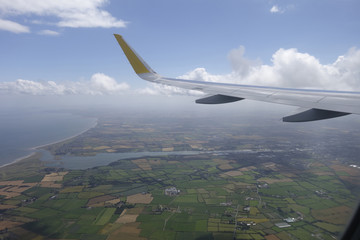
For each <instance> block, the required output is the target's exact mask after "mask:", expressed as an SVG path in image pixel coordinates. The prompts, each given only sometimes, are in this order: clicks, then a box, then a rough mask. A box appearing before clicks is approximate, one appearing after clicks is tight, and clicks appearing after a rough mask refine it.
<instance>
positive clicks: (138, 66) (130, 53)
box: [114, 34, 150, 74]
mask: <svg viewBox="0 0 360 240" xmlns="http://www.w3.org/2000/svg"><path fill="white" fill-rule="evenodd" d="M114 36H115V38H116V40H117V41H118V43H119V45H120V47H121V48H122V50H123V51H124V53H125V55H126V57H127V59H128V60H129V62H130V64H131V66H132V67H133V69H134V71H135V72H136V73H137V74H140V73H150V71H149V69H148V68H147V67H146V66H145V65H144V63H143V62H142V61H141V60H140V58H139V57H138V56H137V55H136V53H135V52H134V50H132V49H131V47H130V46H129V45H128V44H127V43H126V42H125V40H124V39H123V38H122V36H121V35H119V34H114Z"/></svg>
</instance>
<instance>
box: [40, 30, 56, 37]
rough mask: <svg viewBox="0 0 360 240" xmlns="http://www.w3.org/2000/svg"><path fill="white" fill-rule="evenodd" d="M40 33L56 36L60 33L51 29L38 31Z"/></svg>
mask: <svg viewBox="0 0 360 240" xmlns="http://www.w3.org/2000/svg"><path fill="white" fill-rule="evenodd" d="M38 33H39V34H40V35H48V36H57V35H59V34H60V33H59V32H56V31H53V30H41V31H39V32H38Z"/></svg>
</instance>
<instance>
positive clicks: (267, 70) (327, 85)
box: [0, 46, 360, 96]
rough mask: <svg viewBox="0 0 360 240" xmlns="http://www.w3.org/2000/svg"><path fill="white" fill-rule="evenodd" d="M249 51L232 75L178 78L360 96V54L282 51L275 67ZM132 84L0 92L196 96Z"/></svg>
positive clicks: (97, 78)
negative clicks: (322, 57)
mask: <svg viewBox="0 0 360 240" xmlns="http://www.w3.org/2000/svg"><path fill="white" fill-rule="evenodd" d="M244 52H245V48H244V47H243V46H240V47H239V48H237V49H233V50H231V51H230V53H229V54H228V59H229V61H230V63H231V66H232V72H231V73H229V74H224V75H216V74H211V73H209V72H208V71H207V70H206V69H205V68H196V69H194V70H192V71H190V72H188V73H186V74H184V75H182V76H179V77H178V78H182V79H192V80H198V81H208V82H223V83H236V84H248V85H263V86H274V87H294V88H313V89H327V90H348V91H360V50H359V49H356V48H351V49H350V50H349V51H348V52H347V53H346V54H345V55H342V56H339V57H338V58H337V60H336V61H335V62H333V63H330V64H321V63H320V61H319V60H318V59H317V58H315V57H314V56H312V55H310V54H308V53H301V52H299V51H298V50H297V49H295V48H290V49H283V48H281V49H279V50H278V51H276V52H275V53H274V54H273V55H272V59H271V62H272V64H270V65H267V64H262V63H261V61H260V60H255V61H253V60H249V59H246V58H245V57H244ZM129 88H130V87H129V85H128V84H127V83H124V82H123V83H118V82H116V81H115V79H113V78H111V77H109V76H107V75H105V74H104V73H96V74H93V75H92V77H91V78H90V80H87V81H78V82H66V83H55V82H53V81H46V82H36V81H31V80H24V79H18V80H17V81H15V82H0V93H7V94H13V93H16V94H31V95H68V94H69V95H81V94H86V95H108V94H121V93H124V92H125V91H126V92H127V93H133V94H147V95H193V96H199V95H202V93H200V92H198V91H189V90H184V89H180V88H177V87H171V86H164V85H159V84H151V83H149V84H148V86H147V87H145V88H142V89H136V90H132V91H130V90H129Z"/></svg>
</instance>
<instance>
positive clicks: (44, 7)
mask: <svg viewBox="0 0 360 240" xmlns="http://www.w3.org/2000/svg"><path fill="white" fill-rule="evenodd" d="M108 2H109V1H108V0H51V1H43V0H11V1H8V0H0V15H1V16H3V17H4V16H6V17H17V16H26V17H27V18H29V19H30V20H29V22H32V23H36V24H52V25H56V26H58V27H70V28H80V27H85V28H91V27H102V28H112V27H116V28H118V27H125V26H126V24H127V23H126V22H125V21H123V20H119V19H116V18H115V17H113V16H112V15H111V14H110V13H109V12H107V11H105V10H104V9H103V8H104V6H105V5H106V4H108ZM44 17H55V18H56V19H58V21H56V22H47V21H46V20H44ZM38 18H40V19H38ZM2 21H5V22H8V24H9V22H10V23H11V22H12V21H9V20H2ZM12 23H13V24H12V25H10V27H9V26H8V27H7V28H5V27H3V28H1V27H0V29H2V30H7V31H12V32H15V31H16V29H17V28H19V26H17V25H14V23H15V22H12ZM17 24H18V23H17ZM3 25H4V23H3ZM18 25H20V26H22V25H21V24H18ZM0 26H1V22H0ZM23 27H25V26H23ZM25 28H27V29H28V27H25ZM22 32H29V29H28V31H22ZM17 33H21V31H18V32H17Z"/></svg>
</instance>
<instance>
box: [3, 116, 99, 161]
mask: <svg viewBox="0 0 360 240" xmlns="http://www.w3.org/2000/svg"><path fill="white" fill-rule="evenodd" d="M97 125H98V120H96V121H95V123H94V124H93V125H92V126H91V127H89V128H88V129H86V130H84V131H81V132H80V133H77V134H74V135H72V136H70V137H66V138H63V139H61V140H58V141H54V142H51V143H46V144H43V145H39V146H35V147H31V148H29V150H31V151H33V152H32V153H30V154H28V155H26V156H23V157H19V158H17V159H15V160H14V161H12V162H10V163H6V164H3V165H1V166H0V168H3V167H6V166H9V165H12V164H15V163H18V162H20V161H22V160H25V159H27V158H29V157H32V156H34V155H35V154H36V153H37V151H38V150H39V149H40V148H43V147H46V146H49V145H53V144H56V143H60V142H64V141H68V140H70V139H73V138H75V137H78V136H80V135H81V134H83V133H85V132H87V131H89V130H90V129H92V128H94V127H96V126H97Z"/></svg>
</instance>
